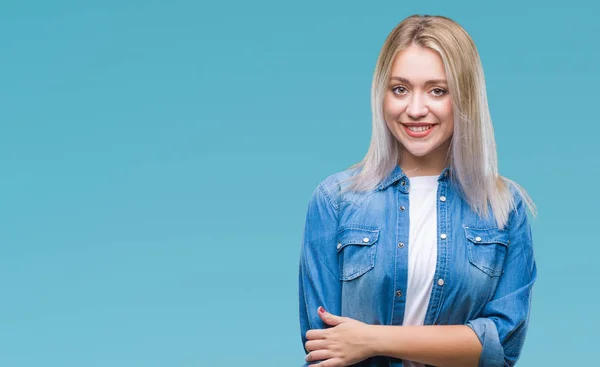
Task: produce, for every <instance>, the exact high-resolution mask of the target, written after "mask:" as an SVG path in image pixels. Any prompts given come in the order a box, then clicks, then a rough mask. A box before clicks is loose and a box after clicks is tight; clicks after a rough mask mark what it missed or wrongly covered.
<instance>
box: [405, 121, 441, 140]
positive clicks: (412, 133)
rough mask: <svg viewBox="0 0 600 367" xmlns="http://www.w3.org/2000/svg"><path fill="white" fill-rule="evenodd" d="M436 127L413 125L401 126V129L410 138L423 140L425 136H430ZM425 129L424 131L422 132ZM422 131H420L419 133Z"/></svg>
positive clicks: (432, 125)
mask: <svg viewBox="0 0 600 367" xmlns="http://www.w3.org/2000/svg"><path fill="white" fill-rule="evenodd" d="M409 126H410V127H413V128H415V129H416V130H417V131H414V130H411V129H410V128H409ZM436 126H437V125H435V124H418V125H417V124H415V125H412V124H411V125H405V124H402V127H403V128H404V131H406V134H407V135H408V136H410V137H412V138H424V137H426V136H427V135H429V134H431V132H432V131H433V129H435V127H436ZM423 129H425V130H423ZM419 130H422V131H419Z"/></svg>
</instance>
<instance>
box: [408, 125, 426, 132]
mask: <svg viewBox="0 0 600 367" xmlns="http://www.w3.org/2000/svg"><path fill="white" fill-rule="evenodd" d="M406 127H407V128H408V129H409V130H410V131H414V132H421V131H426V130H429V129H431V128H432V127H433V125H428V126H406Z"/></svg>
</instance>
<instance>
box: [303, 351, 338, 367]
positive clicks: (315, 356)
mask: <svg viewBox="0 0 600 367" xmlns="http://www.w3.org/2000/svg"><path fill="white" fill-rule="evenodd" d="M332 357H333V352H332V351H330V350H327V349H319V350H315V351H312V352H310V353H308V354H307V355H306V361H307V362H314V361H321V360H326V359H329V358H332ZM318 365H321V363H319V364H318Z"/></svg>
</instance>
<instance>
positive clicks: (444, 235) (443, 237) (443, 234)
mask: <svg viewBox="0 0 600 367" xmlns="http://www.w3.org/2000/svg"><path fill="white" fill-rule="evenodd" d="M447 237H448V236H446V234H445V233H442V234H441V235H440V238H441V239H443V240H445V239H446V238H447Z"/></svg>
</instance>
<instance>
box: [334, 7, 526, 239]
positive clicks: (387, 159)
mask: <svg viewBox="0 0 600 367" xmlns="http://www.w3.org/2000/svg"><path fill="white" fill-rule="evenodd" d="M411 45H418V46H421V47H427V48H429V49H432V50H434V51H436V52H437V53H438V54H439V55H440V56H441V58H442V61H443V63H444V69H445V72H446V77H447V79H448V88H449V90H450V95H451V97H452V104H453V109H454V133H453V135H452V141H451V147H450V150H449V154H450V162H451V163H450V165H451V171H450V172H451V175H450V177H451V179H452V180H453V182H454V183H455V184H457V185H458V187H459V189H460V192H461V194H462V195H463V197H464V198H465V200H466V201H467V202H468V203H469V205H470V206H471V207H472V208H473V210H475V211H476V212H477V213H478V214H480V215H483V216H488V215H489V214H490V213H489V208H491V210H492V212H493V214H494V216H495V218H496V222H497V225H498V227H499V228H504V226H505V225H506V223H507V221H508V218H509V214H510V211H511V210H512V209H513V208H514V206H515V202H514V199H513V195H512V194H511V192H510V188H509V185H514V188H515V189H516V190H517V192H518V193H519V194H520V195H521V197H522V198H523V200H524V201H525V203H526V204H527V206H528V207H529V209H530V210H531V211H532V213H534V214H535V211H536V209H535V205H534V203H533V201H532V200H531V198H530V197H529V196H528V195H527V193H526V192H525V190H523V189H522V188H521V187H520V186H519V185H518V184H517V183H515V182H514V181H512V180H509V179H507V178H505V177H502V176H500V175H499V173H498V158H497V152H496V142H495V139H494V130H493V127H492V120H491V117H490V113H489V107H488V102H487V96H486V88H485V79H484V75H483V68H482V66H481V60H480V58H479V53H478V52H477V48H476V47H475V44H474V42H473V40H472V39H471V37H470V36H469V34H468V33H467V32H466V31H465V30H464V29H463V28H462V27H461V26H460V25H459V24H458V23H456V22H454V21H453V20H452V19H449V18H447V17H443V16H431V15H413V16H410V17H408V18H406V19H405V20H403V21H402V22H401V23H399V24H398V25H397V26H396V27H395V28H394V29H393V30H392V32H391V33H390V34H389V35H388V37H387V39H386V40H385V43H384V45H383V47H382V49H381V53H380V54H379V58H378V59H377V65H376V67H375V73H374V75H373V82H372V85H371V110H372V124H373V129H372V135H371V142H370V146H369V149H368V151H367V154H366V155H365V157H364V158H363V159H362V160H361V161H360V162H358V163H356V164H354V165H352V166H351V167H350V168H349V169H359V172H358V173H357V174H356V175H353V176H351V177H350V178H349V180H348V182H350V184H349V185H348V186H347V187H346V188H344V191H345V190H352V191H355V192H358V191H368V190H372V189H374V188H375V187H376V186H377V185H378V184H379V183H380V182H381V181H382V180H383V179H384V178H385V177H386V176H387V175H388V174H389V173H390V172H391V171H392V170H393V169H394V168H395V166H396V165H397V164H398V162H399V161H400V160H399V158H400V149H399V142H398V141H397V140H396V139H395V137H394V136H393V135H392V133H391V132H390V130H389V129H388V127H387V125H386V123H385V120H384V117H383V100H384V96H385V93H386V88H387V85H388V82H389V78H390V71H391V66H392V63H393V61H394V58H395V56H396V55H397V54H398V53H399V52H400V51H402V50H404V49H406V48H408V47H409V46H411Z"/></svg>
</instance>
